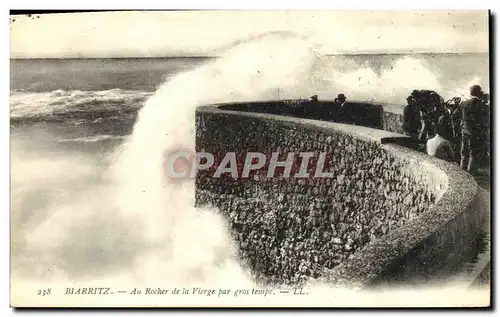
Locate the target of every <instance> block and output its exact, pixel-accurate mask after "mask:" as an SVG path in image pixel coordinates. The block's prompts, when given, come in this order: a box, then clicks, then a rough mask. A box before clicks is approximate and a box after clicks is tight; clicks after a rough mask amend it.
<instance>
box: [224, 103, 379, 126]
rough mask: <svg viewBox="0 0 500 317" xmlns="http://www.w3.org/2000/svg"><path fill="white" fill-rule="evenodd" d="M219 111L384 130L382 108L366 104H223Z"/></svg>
mask: <svg viewBox="0 0 500 317" xmlns="http://www.w3.org/2000/svg"><path fill="white" fill-rule="evenodd" d="M218 108H219V109H221V110H230V111H245V112H259V113H270V114H276V115H283V116H290V117H297V118H305V119H315V120H322V121H329V122H338V123H347V124H354V125H360V126H365V127H370V128H375V129H383V114H384V109H383V107H382V106H381V105H376V104H372V103H368V102H358V101H347V102H346V103H345V105H344V106H343V107H342V108H340V107H339V106H338V105H337V104H335V103H334V102H331V101H311V100H280V101H259V102H245V103H230V104H222V105H219V106H218Z"/></svg>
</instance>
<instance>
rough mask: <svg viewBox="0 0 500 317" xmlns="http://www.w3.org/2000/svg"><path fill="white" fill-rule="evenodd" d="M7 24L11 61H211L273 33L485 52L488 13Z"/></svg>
mask: <svg viewBox="0 0 500 317" xmlns="http://www.w3.org/2000/svg"><path fill="white" fill-rule="evenodd" d="M14 19H15V21H14ZM10 20H11V21H10V44H11V58H85V57H162V56H216V55H217V54H218V53H220V52H222V51H224V49H227V48H229V47H231V46H232V45H234V43H237V42H238V41H242V40H245V39H248V38H252V37H256V36H260V35H263V34H267V33H276V32H285V33H286V34H296V35H298V36H303V37H308V38H310V39H312V40H313V41H314V42H315V43H318V44H319V45H321V46H320V47H321V48H320V52H321V53H323V54H338V53H370V52H376V53H410V52H413V53H421V52H441V53H442V52H447V53H464V52H488V12H487V11H419V12H417V11H333V10H321V11H302V10H301V11H167V12H160V11H142V12H141V11H129V12H126V11H124V12H98V13H65V14H43V15H40V16H39V17H34V16H32V17H26V16H15V17H14V16H11V19H10Z"/></svg>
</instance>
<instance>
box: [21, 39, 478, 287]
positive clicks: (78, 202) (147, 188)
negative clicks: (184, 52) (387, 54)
mask: <svg viewBox="0 0 500 317" xmlns="http://www.w3.org/2000/svg"><path fill="white" fill-rule="evenodd" d="M474 80H475V79H474ZM439 84H440V82H439V80H438V76H437V74H436V73H435V72H433V71H431V70H430V69H429V68H428V67H427V65H426V63H425V62H423V61H422V60H421V59H419V58H417V57H404V56H402V57H401V58H398V59H396V60H395V62H394V63H393V64H392V65H391V66H390V67H389V66H387V67H382V68H381V69H380V70H374V69H372V68H370V67H368V66H357V65H354V64H353V65H351V64H345V60H344V59H341V58H339V57H336V56H328V57H325V56H319V54H318V53H317V51H316V49H315V45H314V44H313V43H310V42H308V41H305V40H303V39H297V38H290V37H288V38H286V39H283V38H282V37H280V36H277V35H273V36H269V37H262V38H259V39H257V40H255V41H250V42H245V43H242V44H240V45H238V46H237V47H234V48H232V49H230V50H229V51H228V52H227V53H225V54H223V56H222V58H220V59H217V60H213V61H210V62H209V63H207V64H204V65H202V66H201V67H199V68H197V69H195V70H192V71H189V72H185V73H181V74H178V75H176V76H174V77H172V78H170V79H169V80H168V81H167V82H166V83H164V84H163V85H162V86H161V87H160V88H159V89H158V91H157V92H156V93H155V94H154V95H153V96H151V97H150V98H149V99H148V101H147V102H146V104H145V106H144V107H143V108H142V110H141V111H140V113H139V117H138V120H137V123H136V125H135V127H134V131H133V133H132V135H130V136H129V138H128V140H127V142H126V143H125V144H124V146H123V148H122V149H121V150H120V151H119V152H118V153H117V156H118V158H117V160H116V162H115V163H114V165H113V166H112V168H111V171H110V172H111V173H110V175H108V174H106V173H102V172H101V169H100V168H98V166H99V162H97V161H95V159H94V158H90V157H78V158H75V157H71V156H65V155H66V154H64V153H60V154H59V155H60V157H59V158H58V159H57V160H56V159H54V157H53V156H54V155H55V153H59V151H60V150H59V149H58V148H54V149H50V148H47V152H49V153H48V154H47V156H46V157H47V158H49V159H48V160H47V161H50V162H51V163H52V164H50V166H53V165H56V167H50V168H47V166H48V165H46V164H45V163H44V162H45V161H39V162H36V161H37V160H38V159H39V158H40V157H42V156H43V155H44V154H43V153H41V152H40V150H39V148H36V150H34V151H32V152H34V153H31V154H32V157H31V156H30V157H27V156H26V155H27V154H29V153H30V150H28V149H27V148H22V147H21V148H20V149H14V148H13V150H12V152H13V156H12V161H13V165H15V166H13V171H12V181H13V182H12V188H13V205H12V209H13V214H15V217H13V218H14V219H13V221H14V224H13V228H14V230H13V263H12V267H13V269H14V270H15V271H16V272H19V275H20V276H22V277H25V276H26V277H35V278H36V279H38V278H41V277H45V276H47V277H50V278H52V281H55V280H56V277H57V279H58V280H60V281H62V282H67V281H92V280H97V281H101V282H102V281H103V279H104V281H108V282H109V283H110V284H113V285H115V284H114V283H118V281H121V282H123V284H126V285H130V284H134V283H149V282H154V283H156V284H161V285H159V286H163V285H167V284H168V285H175V284H177V285H182V284H185V283H192V284H196V285H199V284H202V283H206V284H214V283H215V284H218V285H221V286H222V287H224V286H226V287H230V286H235V287H236V286H238V287H244V286H245V285H252V284H253V282H252V280H251V279H250V278H249V277H248V275H249V274H248V273H247V272H246V270H245V268H242V267H241V265H240V263H239V260H238V259H237V251H236V250H237V249H236V246H235V245H234V241H232V240H231V238H230V234H229V230H228V228H227V223H226V221H225V220H224V219H223V218H222V217H221V216H219V215H218V213H217V211H214V210H205V209H195V208H194V199H193V196H194V183H192V182H183V183H181V184H169V183H168V182H165V179H164V175H163V173H162V166H161V162H162V158H163V153H164V152H165V151H169V150H175V149H179V148H181V149H183V148H184V149H189V150H192V149H194V112H195V109H196V107H197V106H199V105H203V104H207V103H217V102H225V101H244V100H260V99H276V98H307V97H309V96H310V95H312V94H316V93H317V94H318V95H319V96H320V99H326V98H328V99H332V98H333V97H335V96H336V94H337V93H340V92H342V93H345V94H346V95H347V97H348V98H349V99H360V100H366V99H374V100H376V101H389V102H398V103H401V102H402V101H404V100H405V97H406V95H407V94H408V93H409V92H410V91H411V90H412V89H413V88H431V89H434V90H439V88H440V87H441V86H440V85H439ZM278 91H279V95H278V93H277V92H278ZM115 93H116V94H118V95H119V96H118V97H117V99H119V100H121V99H126V100H129V99H130V100H135V99H134V97H133V96H131V95H130V94H129V93H128V92H127V95H126V96H125V97H126V98H125V97H123V96H121V95H122V94H124V93H123V92H119V91H116V92H113V94H112V95H113V98H115V97H114V94H115ZM87 94H88V95H89V96H88V97H91V98H87ZM109 94H110V93H109V92H107V93H106V94H102V95H105V96H108V95H109ZM75 96H79V93H76V94H75V93H71V92H61V91H57V92H54V93H53V95H52V96H46V95H43V96H42V95H38V94H37V95H35V96H28V97H29V98H28V97H26V98H21V99H19V100H14V101H15V102H16V107H15V109H16V115H17V114H18V115H19V116H24V115H28V114H29V116H32V115H36V111H39V109H40V105H38V104H37V105H36V106H35V105H34V106H32V107H30V108H29V111H28V112H29V113H28V114H26V113H25V112H26V111H25V110H26V109H24V108H23V107H25V103H27V102H31V101H32V100H34V99H37V98H38V99H40V98H39V97H43V98H42V99H41V100H42V101H43V102H45V100H46V99H45V98H48V99H47V100H49V99H50V98H56V99H54V100H55V101H56V103H63V104H61V110H62V108H64V107H65V106H66V107H67V106H68V104H66V102H68V103H72V102H74V101H75V100H74V98H73V97H75ZM95 96H100V94H93V93H85V97H86V98H87V99H88V100H89V101H91V100H92V98H94V97H95ZM35 97H36V98H35ZM63 97H64V98H63ZM66 97H67V98H66ZM122 97H123V98H122ZM143 97H144V96H141V98H143ZM75 98H76V97H75ZM106 98H108V97H106ZM113 98H111V99H113ZM120 98H121V99H120ZM38 99H37V100H38ZM108 99H109V100H111V99H110V98H108ZM50 100H52V99H50ZM113 100H114V99H113ZM85 107H86V108H89V109H90V108H91V107H87V105H86V106H85ZM43 109H44V111H45V112H47V113H50V112H51V111H52V110H51V109H49V108H47V107H45V108H43ZM58 109H59V108H58ZM23 111H24V112H23ZM45 112H44V113H45ZM40 144H44V143H40ZM38 146H40V145H39V144H38ZM51 150H52V151H51ZM27 158H30V161H29V162H27V161H26V159H27ZM35 163H36V164H35ZM27 167H28V168H27ZM54 171H57V173H55V172H54ZM101 173H102V175H101ZM93 174H98V175H99V176H95V175H93ZM101 176H102V177H101ZM42 181H45V183H42ZM85 182H87V183H88V184H87V187H85V186H84V185H83V183H85ZM35 205H36V207H33V206H35ZM21 211H22V212H21Z"/></svg>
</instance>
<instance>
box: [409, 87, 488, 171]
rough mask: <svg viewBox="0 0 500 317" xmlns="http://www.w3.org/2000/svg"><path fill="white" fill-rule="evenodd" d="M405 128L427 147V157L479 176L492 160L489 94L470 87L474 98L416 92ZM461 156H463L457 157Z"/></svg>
mask: <svg viewBox="0 0 500 317" xmlns="http://www.w3.org/2000/svg"><path fill="white" fill-rule="evenodd" d="M406 101H407V105H406V107H405V109H404V115H403V117H404V123H403V129H404V131H405V133H406V134H407V135H408V136H411V137H413V138H414V139H416V140H418V141H420V142H422V143H425V144H426V151H427V154H429V155H432V156H435V157H438V158H440V159H443V160H447V161H450V162H456V163H460V166H461V167H462V168H463V169H464V170H467V171H468V172H470V173H471V174H476V173H477V169H478V167H479V166H481V165H483V164H484V163H486V162H487V160H488V158H489V148H490V146H489V136H490V132H489V122H490V117H489V112H490V109H489V108H490V105H489V95H488V94H485V93H484V92H483V90H482V89H481V87H480V86H478V85H474V86H472V87H470V98H469V99H467V100H462V99H461V98H460V97H454V98H452V99H450V100H448V101H446V102H445V101H444V99H443V98H442V97H441V96H439V94H437V93H436V92H434V91H431V90H414V91H413V92H412V93H411V94H410V96H408V98H407V99H406ZM458 153H460V156H458V155H457V154H458Z"/></svg>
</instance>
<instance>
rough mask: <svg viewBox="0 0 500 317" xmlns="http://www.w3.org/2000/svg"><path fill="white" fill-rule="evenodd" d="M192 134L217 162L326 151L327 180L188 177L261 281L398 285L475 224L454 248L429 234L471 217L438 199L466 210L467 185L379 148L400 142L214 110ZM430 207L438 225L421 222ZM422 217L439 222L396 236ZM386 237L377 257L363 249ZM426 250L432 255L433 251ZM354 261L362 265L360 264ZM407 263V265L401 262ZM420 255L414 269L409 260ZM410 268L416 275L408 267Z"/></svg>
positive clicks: (332, 126)
mask: <svg viewBox="0 0 500 317" xmlns="http://www.w3.org/2000/svg"><path fill="white" fill-rule="evenodd" d="M196 127H197V134H196V146H197V151H200V150H204V151H207V152H211V153H217V154H218V155H224V153H227V152H231V151H234V152H237V153H243V154H244V153H246V151H261V152H269V151H280V152H281V153H285V152H290V151H291V152H300V151H326V152H327V153H329V155H328V162H327V163H328V166H329V167H330V168H331V169H332V171H333V172H334V177H333V178H331V179H321V180H317V179H300V180H299V179H294V178H266V177H255V178H249V179H232V178H231V177H229V176H228V175H222V177H221V178H212V177H210V175H211V173H213V170H207V171H204V172H203V173H199V174H198V177H197V180H196V181H197V193H196V195H197V197H196V198H197V204H198V205H213V206H216V207H218V208H219V210H220V211H221V213H222V214H223V215H224V216H226V217H227V219H228V220H229V223H230V226H231V228H232V233H233V236H234V238H235V240H236V241H237V242H238V243H239V246H240V256H241V258H242V259H243V260H244V262H245V264H246V265H247V266H248V267H250V268H251V269H252V271H253V272H254V273H255V274H256V275H257V277H258V278H259V280H261V281H263V282H268V283H300V282H304V281H306V280H308V279H309V278H320V277H327V278H328V279H329V280H330V281H332V282H334V283H338V284H342V283H345V282H346V281H347V283H348V284H350V285H357V286H360V285H371V284H376V281H377V280H378V279H384V280H390V279H398V278H407V276H406V275H405V273H404V272H411V271H413V272H417V271H418V272H419V274H420V273H421V271H420V270H421V267H422V266H424V267H431V266H434V265H435V264H436V263H434V261H431V260H429V259H430V258H429V257H430V256H431V255H432V256H434V255H433V254H434V253H433V252H435V250H439V251H438V252H439V254H440V255H443V256H444V255H446V254H448V251H447V250H448V249H446V248H450V249H449V250H450V251H449V252H453V251H452V250H454V249H455V247H457V246H460V245H462V244H464V243H466V242H467V241H468V240H469V238H470V234H471V233H472V232H473V231H474V228H475V225H476V223H478V222H480V221H479V220H477V219H476V220H477V221H472V220H471V222H467V224H465V223H464V224H462V225H461V226H462V227H463V226H469V227H468V230H467V231H465V234H464V236H463V241H459V242H457V244H456V245H455V246H453V245H450V240H447V239H445V238H442V236H446V234H445V233H443V234H438V232H439V231H438V230H447V231H446V232H452V230H453V229H452V228H456V227H452V228H448V229H444V228H446V226H445V224H443V223H442V221H445V223H450V221H453V219H455V218H456V219H458V218H460V217H462V218H464V217H465V218H467V217H469V216H466V215H470V217H473V218H474V217H476V215H475V214H474V213H469V214H467V213H464V212H462V213H459V215H460V217H458V216H457V215H455V214H454V213H453V211H452V210H450V209H449V208H448V206H441V202H442V201H443V202H446V201H447V200H448V202H449V203H450V204H451V203H453V206H455V207H457V204H459V205H460V206H461V207H460V208H465V207H467V206H469V205H470V204H471V203H472V200H473V197H474V195H473V191H474V190H475V188H476V184H475V182H474V180H473V179H470V178H467V176H468V175H466V174H464V173H463V172H461V171H460V170H459V169H458V168H457V169H458V170H456V169H453V168H451V169H450V166H447V165H449V164H446V166H441V165H442V164H441V165H440V162H436V161H437V160H432V159H431V158H428V157H426V156H425V155H422V156H419V155H420V154H419V153H416V152H415V151H411V150H409V149H406V148H403V147H400V146H397V145H392V144H384V143H387V142H388V140H389V141H391V142H397V141H401V140H403V141H404V140H405V139H407V138H406V137H404V136H402V135H399V134H396V133H390V132H387V131H382V130H377V129H370V128H366V127H361V126H353V125H346V124H339V123H329V122H321V121H316V120H307V119H298V118H290V117H283V116H277V115H271V114H258V113H248V112H247V113H245V112H235V111H223V110H220V109H217V108H215V107H201V108H199V109H198V110H197V115H196ZM451 167H453V166H451ZM450 173H451V174H450ZM450 175H452V176H453V175H458V176H457V179H458V180H459V182H458V183H454V184H453V185H452V186H451V188H452V189H457V186H459V187H460V188H461V189H462V187H464V188H465V190H464V191H463V192H462V193H460V195H458V196H457V193H455V194H454V195H455V196H453V197H450V195H451V194H450V185H449V181H450ZM467 186H469V187H470V188H469V189H467V188H468V187H467ZM443 199H444V200H443ZM450 199H451V200H450ZM436 203H437V204H438V205H440V206H441V207H440V208H441V209H443V208H444V209H446V212H445V213H446V217H448V218H446V217H445V215H443V217H445V218H439V217H437V216H439V215H442V213H440V212H437V214H436V215H430V216H429V219H427V218H425V217H424V215H428V214H429V211H430V210H435V208H436ZM445 207H446V208H445ZM424 218H425V219H427V220H428V221H432V220H433V219H434V218H436V219H439V221H437V222H432V223H431V224H430V225H429V226H424V228H414V229H413V234H415V235H412V233H408V234H409V236H404V234H403V236H398V234H400V235H401V234H402V233H401V232H403V233H405V232H407V231H408V228H410V227H409V226H413V224H415V223H419V222H418V221H419V220H418V219H424ZM467 219H468V220H470V219H469V218H467ZM457 221H458V220H457ZM419 225H422V224H421V223H419ZM417 229H418V230H417ZM422 230H423V231H422ZM429 230H430V231H429ZM405 234H406V233H405ZM456 234H457V233H456V232H455V233H454V235H456ZM394 235H396V236H397V237H398V239H397V241H398V242H397V243H396V244H395V243H394V242H391V243H388V244H383V245H384V246H385V249H384V252H382V254H379V253H378V252H375V251H376V250H374V249H373V248H372V246H374V245H375V246H376V245H377V243H379V242H377V241H386V237H393V236H394ZM429 236H430V237H435V239H438V240H433V239H434V238H429ZM410 238H411V239H410ZM405 239H406V240H405ZM426 239H427V240H426ZM429 239H430V240H429ZM391 241H392V240H391ZM416 241H417V242H418V243H424V244H418V243H417V242H416ZM422 241H426V242H422ZM426 243H427V244H426ZM435 245H440V246H442V248H441V249H439V248H434V247H433V246H435ZM403 246H407V247H408V248H410V247H411V248H412V249H411V250H413V251H411V252H417V253H411V252H410V250H409V249H408V250H406V249H404V248H403ZM415 248H417V249H415ZM418 248H423V249H418ZM366 250H368V251H366ZM415 250H417V251H415ZM418 250H420V251H418ZM422 250H425V251H422ZM405 251H408V252H409V254H410V255H408V254H406V253H405ZM366 252H368V253H366ZM428 252H430V253H429V254H427V253H428ZM359 254H364V255H363V257H362V258H363V259H364V258H366V259H370V260H369V261H368V260H367V261H368V262H367V261H364V260H362V258H360V257H359V256H358V255H359ZM411 254H413V255H411ZM430 254H431V255H430ZM407 256H409V257H410V258H409V259H410V260H407V261H406V262H408V263H406V262H405V260H404V259H405V257H407ZM420 256H422V261H423V262H422V261H420V262H419V260H414V259H418V258H419V257H420ZM440 258H442V257H440ZM353 259H354V260H353ZM411 259H413V260H411ZM431 259H432V257H431ZM431 262H432V263H431ZM367 263H368V264H367ZM410 264H411V265H410ZM427 264H429V265H427ZM412 265H413V266H415V267H416V268H415V269H410V267H412ZM358 266H359V268H358ZM361 266H363V267H364V268H361ZM401 270H403V271H401ZM424 271H425V272H431V271H432V269H425V270H424ZM402 272H403V273H402ZM357 273H359V274H357ZM408 274H409V273H408ZM422 274H423V273H422Z"/></svg>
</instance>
